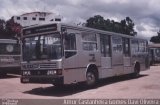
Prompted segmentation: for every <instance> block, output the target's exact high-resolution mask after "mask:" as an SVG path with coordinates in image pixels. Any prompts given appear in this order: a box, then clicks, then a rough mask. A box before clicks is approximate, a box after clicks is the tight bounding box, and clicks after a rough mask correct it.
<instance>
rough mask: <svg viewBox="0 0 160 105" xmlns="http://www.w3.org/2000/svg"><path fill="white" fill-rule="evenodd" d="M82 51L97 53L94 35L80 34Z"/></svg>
mask: <svg viewBox="0 0 160 105" xmlns="http://www.w3.org/2000/svg"><path fill="white" fill-rule="evenodd" d="M82 41H83V50H85V51H97V38H96V34H90V33H82Z"/></svg>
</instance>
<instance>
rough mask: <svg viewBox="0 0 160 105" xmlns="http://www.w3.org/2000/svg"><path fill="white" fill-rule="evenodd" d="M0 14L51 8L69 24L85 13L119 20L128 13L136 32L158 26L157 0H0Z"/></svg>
mask: <svg viewBox="0 0 160 105" xmlns="http://www.w3.org/2000/svg"><path fill="white" fill-rule="evenodd" d="M0 2H1V3H0V13H1V14H0V18H1V19H5V20H7V19H10V18H11V17H12V16H18V15H21V14H24V13H28V12H35V11H45V12H52V13H55V14H58V15H61V16H62V17H63V22H65V23H69V24H75V23H79V22H82V23H84V22H85V21H86V20H87V19H88V18H89V17H92V16H94V15H101V16H103V17H104V18H105V19H112V20H115V21H118V22H119V21H121V20H122V19H125V17H127V16H129V17H130V18H131V19H132V20H133V22H134V23H135V30H136V31H137V32H138V35H137V36H140V37H145V38H149V37H151V36H156V35H157V31H159V29H160V0H0Z"/></svg>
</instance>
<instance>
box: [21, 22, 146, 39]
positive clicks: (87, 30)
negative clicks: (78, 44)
mask: <svg viewBox="0 0 160 105" xmlns="http://www.w3.org/2000/svg"><path fill="white" fill-rule="evenodd" d="M51 24H57V25H60V26H61V27H67V28H70V29H75V30H79V31H85V32H95V33H101V34H107V35H116V36H121V37H127V38H134V39H141V40H146V39H142V38H138V37H136V36H130V35H127V34H121V33H116V32H110V31H104V30H99V29H94V28H89V27H81V26H76V25H69V24H65V23H50V24H43V25H34V26H29V27H24V28H23V29H29V28H35V27H40V26H47V25H51ZM146 41H147V40H146Z"/></svg>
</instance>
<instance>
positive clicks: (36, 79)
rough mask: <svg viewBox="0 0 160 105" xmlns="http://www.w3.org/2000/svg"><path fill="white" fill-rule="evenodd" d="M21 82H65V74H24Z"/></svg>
mask: <svg viewBox="0 0 160 105" xmlns="http://www.w3.org/2000/svg"><path fill="white" fill-rule="evenodd" d="M21 83H43V84H63V83H64V79H63V76H56V77H52V76H50V77H48V76H41V77H39V76H27V77H26V76H22V77H21Z"/></svg>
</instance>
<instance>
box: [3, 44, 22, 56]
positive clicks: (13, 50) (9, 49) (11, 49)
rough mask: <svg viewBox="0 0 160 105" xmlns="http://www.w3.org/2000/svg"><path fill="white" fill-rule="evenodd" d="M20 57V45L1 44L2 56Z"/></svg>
mask: <svg viewBox="0 0 160 105" xmlns="http://www.w3.org/2000/svg"><path fill="white" fill-rule="evenodd" d="M2 54H5V55H19V54H20V45H19V44H18V43H0V55H2Z"/></svg>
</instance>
